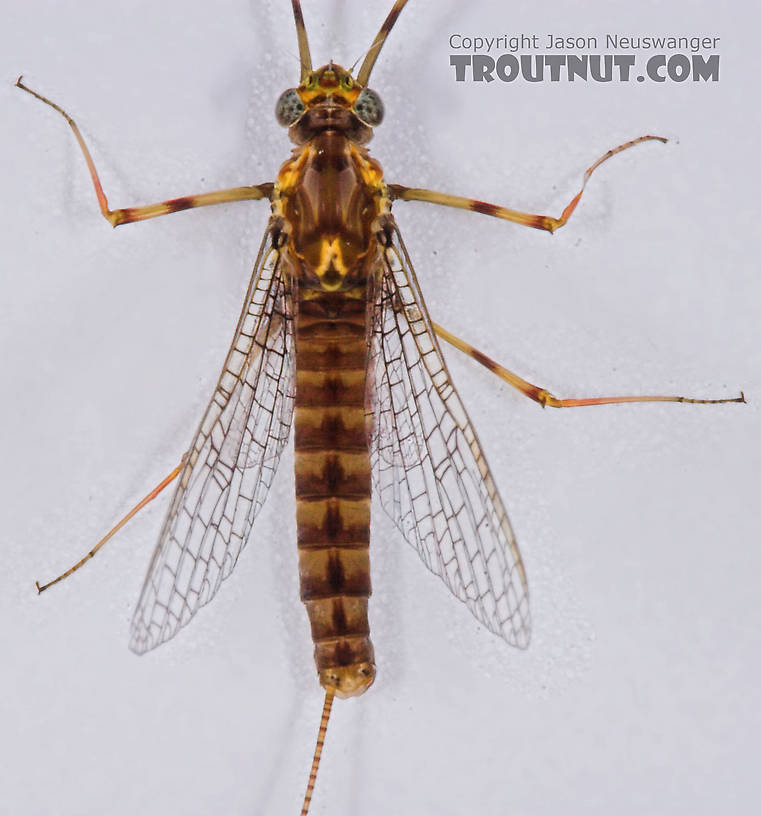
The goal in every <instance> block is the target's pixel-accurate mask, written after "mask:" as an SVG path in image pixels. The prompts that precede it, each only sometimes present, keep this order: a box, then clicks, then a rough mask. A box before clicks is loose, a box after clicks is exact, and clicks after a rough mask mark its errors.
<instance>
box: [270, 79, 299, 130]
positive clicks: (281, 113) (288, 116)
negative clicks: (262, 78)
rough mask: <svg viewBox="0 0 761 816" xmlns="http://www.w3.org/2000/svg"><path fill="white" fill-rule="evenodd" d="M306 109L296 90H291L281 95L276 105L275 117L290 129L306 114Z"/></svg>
mask: <svg viewBox="0 0 761 816" xmlns="http://www.w3.org/2000/svg"><path fill="white" fill-rule="evenodd" d="M305 110H306V108H305V107H304V103H303V102H302V101H301V97H300V96H299V94H298V91H297V90H296V89H295V88H289V89H288V90H287V91H283V93H281V94H280V99H278V100H277V105H275V116H276V117H277V121H278V122H279V123H280V124H281V125H282V126H283V127H290V126H291V125H292V124H293V123H294V122H296V121H297V120H298V119H299V118H300V117H301V115H302V114H303V113H304V111H305Z"/></svg>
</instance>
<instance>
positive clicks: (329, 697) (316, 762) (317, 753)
mask: <svg viewBox="0 0 761 816" xmlns="http://www.w3.org/2000/svg"><path fill="white" fill-rule="evenodd" d="M295 3H296V0H294V5H295ZM333 697H335V691H334V690H333V689H326V690H325V704H324V705H323V707H322V717H321V718H320V730H319V731H318V732H317V744H316V745H315V746H314V758H313V759H312V770H311V771H309V782H308V783H307V792H306V793H305V794H304V805H303V807H302V808H301V816H307V815H308V813H309V803H310V802H311V801H312V792H313V791H314V786H315V782H317V770H318V768H319V767H320V757H321V756H322V746H323V745H324V744H325V733H326V732H327V730H328V720H329V719H330V709H331V707H332V706H333Z"/></svg>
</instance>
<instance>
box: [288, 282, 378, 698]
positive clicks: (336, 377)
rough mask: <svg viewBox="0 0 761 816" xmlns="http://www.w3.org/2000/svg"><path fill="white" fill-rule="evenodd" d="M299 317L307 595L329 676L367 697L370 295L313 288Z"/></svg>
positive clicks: (323, 670) (300, 509) (302, 561)
mask: <svg viewBox="0 0 761 816" xmlns="http://www.w3.org/2000/svg"><path fill="white" fill-rule="evenodd" d="M308 294H309V295H313V297H311V298H308V299H306V298H299V302H298V306H297V316H296V326H295V328H296V413H295V418H294V419H295V423H294V425H295V447H296V513H297V516H296V519H297V528H298V547H299V576H300V581H301V600H302V601H303V602H304V604H305V605H306V609H307V613H308V615H309V620H310V623H311V627H312V638H313V640H314V647H315V648H314V655H315V662H316V664H317V670H318V672H319V673H320V682H321V683H322V685H323V686H325V687H326V688H327V687H328V686H331V687H334V688H335V691H336V693H337V694H339V695H340V696H351V695H354V694H361V693H362V691H364V690H365V689H366V688H367V687H368V686H369V685H370V684H371V683H372V680H373V678H374V675H375V668H374V658H373V647H372V644H371V642H370V637H369V634H370V627H369V623H368V617H367V605H368V598H369V596H370V591H371V588H370V561H369V544H370V495H371V486H370V457H369V450H368V435H367V431H366V427H365V389H366V377H367V375H366V371H367V348H368V346H367V335H368V328H367V317H366V310H367V306H366V301H365V299H364V298H360V299H354V298H351V297H347V296H344V295H343V294H338V293H336V294H326V293H325V294H324V293H319V294H318V293H316V292H314V290H312V291H311V292H309V293H308Z"/></svg>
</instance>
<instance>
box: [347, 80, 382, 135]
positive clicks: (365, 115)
mask: <svg viewBox="0 0 761 816" xmlns="http://www.w3.org/2000/svg"><path fill="white" fill-rule="evenodd" d="M354 113H356V114H357V116H359V118H360V119H361V120H362V121H363V122H364V123H365V124H366V125H370V127H375V126H376V125H379V124H380V123H381V122H382V121H383V102H381V98H380V97H379V96H378V94H377V93H375V91H371V90H370V89H369V88H363V89H362V92H361V93H360V94H359V96H358V97H357V101H356V102H355V103H354Z"/></svg>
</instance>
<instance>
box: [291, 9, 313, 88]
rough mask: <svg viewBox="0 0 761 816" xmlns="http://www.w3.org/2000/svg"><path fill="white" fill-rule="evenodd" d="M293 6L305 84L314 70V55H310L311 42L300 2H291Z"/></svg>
mask: <svg viewBox="0 0 761 816" xmlns="http://www.w3.org/2000/svg"><path fill="white" fill-rule="evenodd" d="M291 2H292V5H293V19H294V20H295V21H296V36H297V37H298V39H299V61H300V62H301V81H302V82H303V81H304V80H305V79H306V78H307V75H308V74H309V72H310V71H311V70H312V55H311V54H310V53H309V40H308V39H307V30H306V27H305V25H304V15H303V14H302V13H301V3H300V1H299V0H291Z"/></svg>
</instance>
